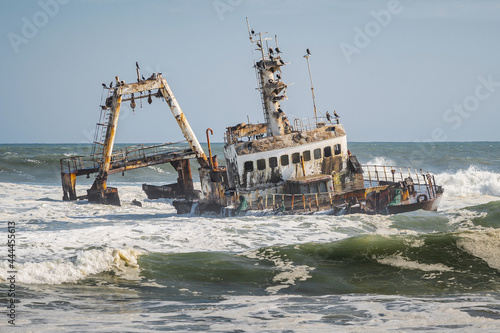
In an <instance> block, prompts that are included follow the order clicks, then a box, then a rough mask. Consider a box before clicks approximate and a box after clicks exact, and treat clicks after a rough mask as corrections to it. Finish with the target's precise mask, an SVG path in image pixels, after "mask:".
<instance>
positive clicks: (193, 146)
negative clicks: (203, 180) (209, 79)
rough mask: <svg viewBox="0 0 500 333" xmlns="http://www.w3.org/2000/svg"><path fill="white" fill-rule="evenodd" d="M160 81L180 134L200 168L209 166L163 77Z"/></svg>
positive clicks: (162, 91)
mask: <svg viewBox="0 0 500 333" xmlns="http://www.w3.org/2000/svg"><path fill="white" fill-rule="evenodd" d="M162 82H163V88H162V89H161V90H160V91H161V93H162V95H163V97H164V98H165V100H166V101H167V104H168V106H169V107H170V111H172V114H173V115H174V117H175V120H176V121H177V124H178V125H179V127H180V128H181V131H182V134H184V137H185V138H186V140H187V142H188V144H189V146H190V147H191V149H192V150H193V151H194V153H195V154H196V156H197V157H198V163H199V164H200V166H201V167H202V168H209V167H210V165H209V163H208V159H207V155H206V154H205V152H204V151H203V148H202V147H201V145H200V143H199V142H198V139H197V138H196V135H195V134H194V132H193V130H192V129H191V126H190V125H189V123H188V121H187V119H186V116H184V113H183V112H182V109H181V107H180V105H179V103H177V100H176V99H175V96H174V93H173V92H172V90H171V89H170V87H169V85H168V83H167V81H166V80H165V79H162Z"/></svg>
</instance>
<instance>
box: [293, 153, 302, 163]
mask: <svg viewBox="0 0 500 333" xmlns="http://www.w3.org/2000/svg"><path fill="white" fill-rule="evenodd" d="M299 162H300V154H299V153H293V154H292V163H293V164H297V163H299Z"/></svg>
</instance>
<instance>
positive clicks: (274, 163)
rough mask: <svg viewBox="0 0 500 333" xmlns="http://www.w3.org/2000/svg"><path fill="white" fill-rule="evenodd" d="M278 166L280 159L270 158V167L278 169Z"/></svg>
mask: <svg viewBox="0 0 500 333" xmlns="http://www.w3.org/2000/svg"><path fill="white" fill-rule="evenodd" d="M277 166H278V158H277V157H269V167H270V168H276V167H277Z"/></svg>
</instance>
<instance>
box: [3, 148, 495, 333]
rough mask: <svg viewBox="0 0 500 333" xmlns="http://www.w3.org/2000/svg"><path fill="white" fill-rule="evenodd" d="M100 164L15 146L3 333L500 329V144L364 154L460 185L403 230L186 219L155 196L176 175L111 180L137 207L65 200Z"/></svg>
mask: <svg viewBox="0 0 500 333" xmlns="http://www.w3.org/2000/svg"><path fill="white" fill-rule="evenodd" d="M90 149H91V148H90V146H89V145H69V144H68V145H0V221H1V227H0V237H1V241H2V244H4V246H3V247H2V250H1V251H2V256H1V258H2V261H1V262H0V289H1V290H2V293H1V294H0V295H1V296H0V301H1V303H2V310H1V311H0V312H2V317H0V331H1V332H60V331H63V332H64V331H67V332H150V331H181V332H185V331H201V332H332V331H338V332H360V331H374V332H386V331H404V332H412V331H437V332H440V331H444V332H447V331H459V332H471V331H477V332H479V331H480V332H498V331H499V330H500V143H498V142H478V143H432V144H417V143H350V145H349V149H350V150H351V152H352V153H353V154H354V155H356V156H357V157H358V159H359V161H360V162H361V163H362V164H380V163H383V164H392V165H401V166H414V167H416V168H424V170H428V171H430V172H432V173H434V174H435V175H436V181H437V183H438V184H440V185H443V186H444V188H445V195H444V197H443V199H442V201H441V205H440V208H439V210H438V211H437V212H425V211H416V212H411V213H406V214H400V215H392V216H368V215H348V216H327V215H323V214H315V215H307V216H300V215H297V216H258V214H253V215H249V216H241V217H234V218H219V217H213V216H188V215H177V214H176V213H175V210H174V208H173V206H172V204H171V202H170V201H169V200H148V199H147V197H146V195H145V194H144V193H143V192H142V190H141V184H142V183H144V182H148V183H152V184H165V183H169V182H174V181H175V180H176V177H177V175H176V173H175V172H174V170H173V169H172V168H171V167H170V166H166V165H165V166H154V167H150V168H144V169H141V170H135V171H129V172H127V173H125V175H124V176H122V175H121V174H120V175H113V176H112V177H110V180H109V185H110V186H116V187H118V189H119V194H120V197H121V201H122V206H121V207H114V206H103V205H95V204H88V203H87V202H84V201H78V202H64V201H62V200H61V198H62V189H61V185H60V174H59V158H61V157H65V156H70V155H85V154H88V153H89V152H90ZM213 150H214V153H215V154H218V156H219V157H222V145H221V144H214V145H213ZM220 162H221V164H223V162H222V161H220ZM194 170H196V168H195V165H194V164H193V171H194ZM92 181H93V178H92V177H91V178H90V179H86V178H84V177H81V178H79V179H77V191H78V192H79V194H84V193H85V190H86V189H87V188H89V186H90V184H91V183H92ZM134 199H137V200H140V201H141V202H142V204H143V207H137V206H134V205H132V204H131V201H132V200H134ZM8 222H15V241H16V243H15V255H16V257H15V262H14V268H12V267H9V264H10V263H9V261H8V247H7V246H6V245H7V241H8V235H9V231H8ZM13 269H14V270H15V272H16V273H15V283H14V287H15V297H9V296H8V294H7V292H8V290H9V288H12V285H11V282H12V281H9V277H10V276H11V275H12V274H11V273H10V272H11V271H12V270H13ZM12 298H14V299H15V300H18V301H19V303H15V327H13V326H12V324H9V322H8V320H11V319H10V318H9V317H8V313H9V311H10V309H9V308H8V305H9V304H10V300H11V299H12Z"/></svg>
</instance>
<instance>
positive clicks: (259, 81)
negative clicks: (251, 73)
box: [254, 62, 270, 124]
mask: <svg viewBox="0 0 500 333" xmlns="http://www.w3.org/2000/svg"><path fill="white" fill-rule="evenodd" d="M254 67H255V76H256V77H257V84H258V85H259V87H258V88H257V89H258V90H259V93H260V101H261V103H262V112H263V113H264V120H265V123H266V124H269V122H270V119H269V114H268V113H267V112H266V101H265V96H264V86H262V80H261V79H260V75H259V70H258V68H257V65H256V64H255V62H254Z"/></svg>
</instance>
